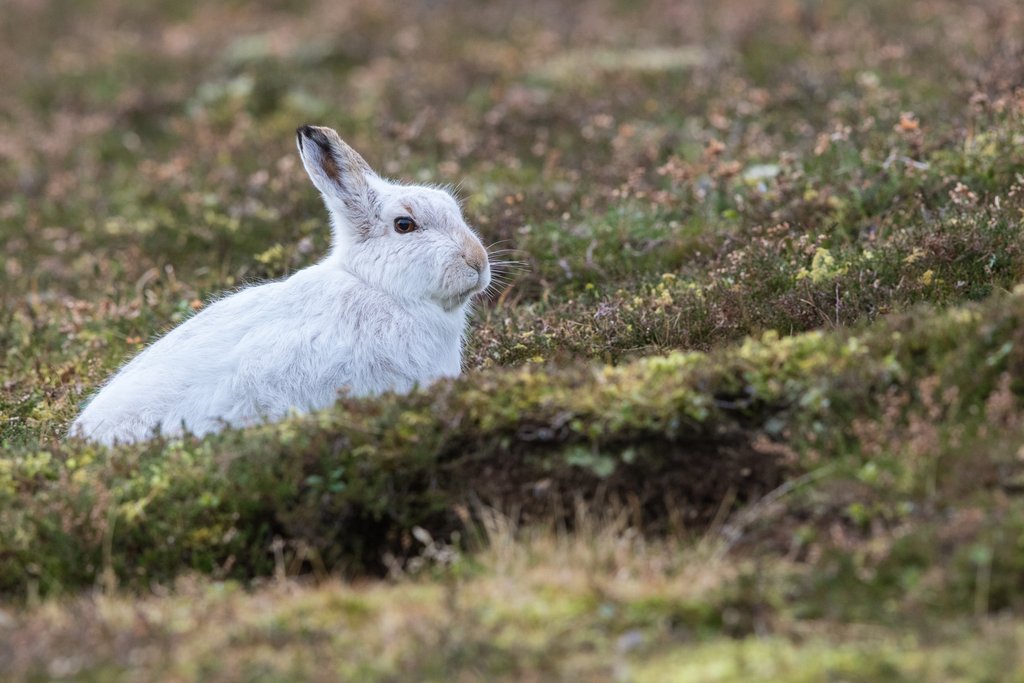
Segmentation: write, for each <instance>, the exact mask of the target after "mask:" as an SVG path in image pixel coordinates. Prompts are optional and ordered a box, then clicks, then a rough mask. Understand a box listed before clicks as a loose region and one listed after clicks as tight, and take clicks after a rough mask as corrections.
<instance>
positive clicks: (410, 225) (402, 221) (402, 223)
mask: <svg viewBox="0 0 1024 683" xmlns="http://www.w3.org/2000/svg"><path fill="white" fill-rule="evenodd" d="M418 227H420V226H418V225H416V221H414V220H413V219H411V218H409V217H408V216H399V217H398V218H396V219H395V232H400V233H403V234H404V233H407V232H412V231H413V230H415V229H416V228H418Z"/></svg>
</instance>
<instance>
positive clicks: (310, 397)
mask: <svg viewBox="0 0 1024 683" xmlns="http://www.w3.org/2000/svg"><path fill="white" fill-rule="evenodd" d="M296 137H297V141H298V146H299V155H300V156H301V157H302V163H303V165H304V166H305V167H306V172H307V173H308V174H309V177H310V178H311V179H312V181H313V184H314V185H315V186H316V187H317V189H318V190H320V194H321V195H323V200H324V204H326V205H327V211H328V213H329V214H330V217H331V232H332V245H331V250H330V253H329V254H328V255H327V257H326V258H324V260H323V261H321V262H320V263H317V264H316V265H313V266H309V267H308V268H305V269H304V270H300V271H299V272H297V273H295V274H294V275H292V276H291V277H289V278H287V279H285V280H281V281H276V282H268V283H266V284H263V285H259V286H254V287H249V288H246V289H243V290H241V291H239V292H236V293H234V294H231V295H230V296H226V297H224V298H223V299H220V300H218V301H216V302H215V303H213V304H211V305H210V306H208V307H207V308H206V309H204V310H203V311H201V312H200V313H198V314H197V315H195V316H194V317H192V318H190V319H189V320H187V321H185V322H184V323H182V324H181V325H179V326H178V327H176V328H175V329H173V330H171V331H170V332H168V333H167V334H166V335H164V336H163V337H162V338H161V339H159V340H158V341H157V342H156V343H154V344H152V345H151V346H149V347H148V348H147V349H145V350H144V351H143V352H142V353H140V354H139V355H138V356H136V357H135V358H134V359H133V360H132V361H131V362H130V363H128V364H127V365H125V366H124V367H123V368H121V370H120V371H119V372H117V373H116V374H115V375H114V376H113V377H112V378H111V379H110V380H109V381H108V382H107V383H106V384H105V385H104V386H103V388H102V389H101V390H100V391H99V393H98V394H96V396H95V397H94V398H93V399H92V400H91V401H90V402H89V404H88V405H87V406H86V407H85V409H84V410H83V411H82V413H81V415H79V416H78V418H77V419H76V420H75V421H74V423H73V424H72V425H71V429H70V432H69V433H70V435H72V436H81V437H84V438H87V439H90V440H93V441H98V442H101V443H105V444H112V443H115V442H119V443H124V442H131V441H139V440H142V439H146V438H148V437H151V436H153V435H154V434H156V433H162V434H165V435H174V434H180V433H181V432H182V429H184V430H187V431H189V432H192V433H193V434H206V433H209V432H213V431H216V430H218V429H220V428H222V427H223V426H225V425H231V426H243V425H248V424H253V423H256V422H259V421H262V420H273V419H277V418H281V417H282V416H284V415H285V414H286V413H288V411H289V410H292V409H297V410H300V411H307V410H313V409H316V408H323V407H325V406H329V405H331V404H332V403H334V401H335V400H336V398H337V396H338V392H339V391H346V392H348V394H349V395H352V396H365V395H371V394H379V393H381V392H384V391H399V392H406V391H409V390H410V389H412V388H413V387H415V386H417V385H420V386H423V385H426V384H429V383H430V382H432V381H434V380H436V379H438V378H440V377H454V376H456V375H458V374H459V372H460V370H461V363H462V344H463V335H464V334H465V331H466V318H467V314H468V311H469V305H470V300H471V299H472V298H473V296H474V295H475V294H478V293H480V292H482V291H483V290H484V289H486V288H487V287H488V285H489V283H490V280H491V269H490V263H489V262H488V255H487V251H486V250H485V249H484V247H483V245H482V244H481V243H480V239H479V238H478V237H477V235H476V233H474V232H473V230H472V229H471V228H470V227H469V226H468V225H466V222H465V220H463V218H462V213H461V212H460V210H459V205H458V203H456V201H455V199H453V198H452V196H451V195H450V194H449V193H448V192H445V191H443V190H440V189H435V188H431V187H422V186H417V185H401V184H398V183H394V182H390V181H388V180H385V179H384V178H381V177H380V176H379V175H377V174H376V173H374V171H373V170H371V169H370V167H369V165H368V164H367V163H366V161H364V160H363V158H362V157H361V156H359V154H357V153H356V152H355V150H353V149H352V148H351V147H349V146H348V145H347V144H345V143H344V142H342V140H341V138H339V137H338V134H337V133H336V132H334V131H333V130H331V129H330V128H320V127H316V126H302V127H301V128H299V129H298V131H296Z"/></svg>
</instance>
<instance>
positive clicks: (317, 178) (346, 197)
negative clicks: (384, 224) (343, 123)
mask: <svg viewBox="0 0 1024 683" xmlns="http://www.w3.org/2000/svg"><path fill="white" fill-rule="evenodd" d="M295 138H296V144H297V145H298V148H299V155H300V156H301V157H302V164H303V166H305V167H306V172H307V173H308V174H309V177H310V180H312V181H313V184H314V185H316V188H317V189H318V190H320V194H321V195H323V197H324V201H325V202H326V203H327V207H328V209H329V210H331V211H335V212H339V213H340V214H341V215H343V216H344V218H345V219H346V220H345V223H346V224H347V225H348V226H349V227H350V229H352V230H354V232H355V234H356V235H357V236H358V237H363V238H365V237H366V236H367V235H368V234H369V230H370V226H371V225H372V222H373V220H374V217H375V215H376V213H377V212H378V211H379V207H378V206H377V201H376V195H375V193H374V192H373V190H372V189H371V188H370V183H369V181H368V177H369V176H372V175H375V174H374V172H373V170H372V169H371V168H370V165H369V164H367V163H366V160H364V159H363V157H361V156H360V155H359V153H358V152H356V151H355V150H354V149H352V148H351V147H349V146H348V145H347V144H345V142H344V141H343V140H342V139H341V138H340V137H339V136H338V134H337V133H336V132H335V131H334V130H332V129H331V128H327V127H325V126H309V125H306V126H299V128H298V129H296V131H295Z"/></svg>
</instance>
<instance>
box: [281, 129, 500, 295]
mask: <svg viewBox="0 0 1024 683" xmlns="http://www.w3.org/2000/svg"><path fill="white" fill-rule="evenodd" d="M296 137H297V138H298V145H299V154H300V155H301V156H302V163H303V165H304V166H305V167H306V172H307V173H309V177H310V178H311V179H312V180H313V184H314V185H316V187H317V189H318V190H320V194H321V195H323V199H324V204H326V205H327V210H328V212H330V214H331V229H332V233H333V245H332V247H331V256H330V258H331V259H332V260H333V261H335V262H336V263H337V265H338V267H341V268H345V269H346V270H348V271H349V272H351V273H352V274H354V275H356V276H358V277H359V278H361V279H362V280H363V281H364V282H366V283H367V284H369V285H371V286H372V287H374V288H376V289H380V290H382V291H385V292H388V293H390V294H392V295H394V296H397V297H400V298H404V299H417V298H419V299H429V300H432V301H434V302H436V303H437V304H439V305H440V306H442V307H443V308H445V309H446V310H449V311H451V310H455V309H457V308H459V307H461V306H463V305H464V304H466V303H467V302H468V301H469V300H470V299H471V298H472V297H473V295H474V294H477V293H479V292H482V291H483V290H484V289H486V288H487V286H488V284H489V283H490V280H491V270H490V264H489V263H488V258H487V251H486V250H485V249H484V246H483V244H481V243H480V238H479V237H477V235H476V233H475V232H473V230H472V228H470V227H469V226H468V225H466V221H465V220H464V219H463V218H462V212H461V211H460V209H459V204H458V202H456V201H455V199H454V198H453V197H452V195H451V194H449V193H448V192H446V191H444V190H441V189H437V188H433V187H424V186H421V185H402V184H399V183H394V182H391V181H389V180H386V179H384V178H381V177H380V176H378V175H377V174H376V173H374V171H373V170H372V169H371V168H370V166H369V164H367V163H366V161H364V160H363V158H362V157H361V156H359V154H358V153H356V151H355V150H354V149H352V148H351V147H349V146H348V145H346V144H345V143H344V142H342V140H341V138H339V137H338V134H337V133H336V132H334V131H333V130H331V129H330V128H321V127H318V126H302V127H301V128H299V129H298V131H296Z"/></svg>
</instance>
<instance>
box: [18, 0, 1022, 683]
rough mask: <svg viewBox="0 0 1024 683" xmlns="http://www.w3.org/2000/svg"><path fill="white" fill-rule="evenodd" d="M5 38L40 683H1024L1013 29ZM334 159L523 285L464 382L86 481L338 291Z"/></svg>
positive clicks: (651, 14) (27, 570)
mask: <svg viewBox="0 0 1024 683" xmlns="http://www.w3.org/2000/svg"><path fill="white" fill-rule="evenodd" d="M5 11H7V12H9V13H10V14H11V20H10V21H8V22H3V23H2V24H0V38H2V40H0V61H2V62H3V63H4V64H5V73H4V76H3V85H4V87H3V88H0V244H2V246H3V257H2V261H0V300H2V301H3V308H2V313H0V315H2V317H0V450H2V456H0V594H2V607H0V631H2V632H3V637H2V638H0V671H2V672H3V675H4V676H6V677H9V678H12V679H27V680H46V679H52V678H67V679H76V680H119V679H126V680H127V679H138V678H143V679H145V680H209V679H211V678H217V679H219V680H295V679H310V680H321V679H322V680H338V679H339V678H341V679H351V680H408V679H416V680H446V681H447V680H562V679H565V680H581V679H585V680H636V681H644V680H651V681H655V680H658V681H661V680H679V681H689V680H694V681H712V680H715V681H731V680H736V681H740V680H743V681H747V680H787V681H803V680H808V681H810V680H822V679H836V680H858V681H871V680H887V681H888V680H908V681H910V680H914V681H917V680H936V681H939V680H941V681H947V680H964V681H967V680H970V681H975V680H977V681H982V680H1006V677H1007V676H1008V675H1011V676H1012V675H1013V674H1012V673H1010V672H1013V671H1016V670H1017V669H1019V668H1021V665H1022V662H1021V660H1020V655H1019V653H1020V652H1021V651H1022V648H1021V643H1022V640H1024V635H1022V634H1024V631H1022V628H1024V582H1022V580H1021V576H1022V572H1024V499H1022V498H1021V492H1022V491H1024V459H1022V456H1021V452H1022V448H1024V445H1022V444H1024V412H1022V410H1021V395H1022V394H1024V384H1022V383H1021V381H1022V380H1021V378H1022V368H1024V356H1022V355H1021V354H1022V348H1024V347H1022V343H1024V342H1022V340H1021V339H1020V332H1019V330H1020V329H1022V320H1024V293H1022V290H1021V289H1020V288H1019V286H1018V285H1019V283H1020V282H1021V276H1022V273H1024V243H1022V238H1021V227H1022V223H1024V90H1022V83H1024V81H1022V73H1021V71H1020V66H1019V40H1018V38H1017V36H1019V35H1020V34H1021V30H1022V28H1024V14H1022V12H1021V9H1020V8H1019V7H1018V6H1017V3H1013V2H1009V1H1006V0H984V1H983V2H979V3H973V4H972V5H971V6H970V7H965V6H963V5H962V4H960V3H952V2H946V1H945V0H913V1H912V2H906V3H883V2H880V1H877V2H876V1H875V0H868V1H866V2H853V1H852V0H835V1H830V2H821V3H803V4H799V3H787V2H781V1H778V0H775V1H768V0H765V1H764V2H754V3H750V2H742V3H741V2H738V0H737V1H735V2H733V1H729V2H719V3H709V2H693V3H685V4H679V3H668V2H661V1H660V0H649V1H648V2H644V3H633V4H630V5H629V6H626V5H623V4H621V3H614V2H599V1H596V0H595V1H588V2H585V3H580V4H579V5H577V6H575V7H574V8H573V11H572V12H568V11H566V9H565V7H564V5H563V4H561V3H554V2H547V1H546V0H541V1H540V2H537V3H533V4H532V5H531V8H530V11H529V12H525V11H521V10H520V9H518V8H517V7H516V6H512V5H500V4H491V5H479V4H473V3H466V2H462V1H461V0H457V1H455V2H451V3H442V4H437V3H430V4H422V5H420V4H413V5H411V6H410V5H409V4H408V3H389V2H385V3H374V4H372V5H367V6H356V5H347V4H338V3H330V2H320V1H319V0H307V1H305V2H299V3H285V2H264V3H257V4H252V3H250V4H246V5H239V4H236V3H213V4H210V3H207V4H198V3H187V2H157V3H147V4H146V5H145V6H138V5H137V4H133V3H125V2H123V0H93V1H92V2H89V3H79V4H78V5H75V6H74V7H65V6H64V5H61V6H58V5H57V4H56V3H20V4H19V3H16V4H14V5H12V7H10V8H8V9H7V10H5ZM305 122H316V123H323V124H326V125H331V126H333V127H335V128H337V129H338V130H339V131H340V132H341V133H342V135H343V137H345V139H346V140H348V141H349V142H350V143H351V144H353V146H354V147H356V148H357V149H359V150H360V151H362V152H363V153H364V155H365V156H366V157H367V159H368V160H369V161H370V162H371V164H374V165H375V166H376V167H378V168H380V169H382V170H383V171H385V172H386V173H388V174H389V175H393V176H397V177H402V178H407V179H413V180H421V181H431V182H446V183H458V185H459V188H460V189H459V191H460V194H461V196H462V198H463V200H464V206H465V211H466V214H467V218H468V219H469V220H470V222H471V223H472V224H474V225H475V226H477V227H478V229H479V231H480V232H481V234H482V235H483V237H484V239H485V243H488V244H493V245H494V246H493V249H495V250H501V252H500V253H501V255H502V257H503V258H507V259H509V260H515V261H522V262H523V264H524V265H523V267H522V268H514V269H511V270H510V272H509V273H508V274H507V275H508V280H509V282H508V284H507V286H505V287H504V289H502V290H501V291H499V292H496V293H495V294H494V295H493V297H492V298H490V299H489V300H487V301H483V302H481V304H480V306H479V310H478V311H477V312H476V315H475V316H474V320H473V331H472V334H471V337H470V340H469V345H468V348H467V365H468V368H469V369H468V372H467V373H466V374H465V375H464V377H462V378H460V379H458V380H456V381H454V382H448V383H443V384H441V385H439V386H436V387H432V388H431V389H430V390H429V391H428V392H417V393H414V394H412V395H410V396H384V397H380V398H376V399H371V400H364V401H355V400H342V401H339V403H338V404H337V405H336V406H335V407H334V408H332V409H330V410H327V411H324V412H322V413H318V414H316V415H310V416H301V417H295V418H292V419H289V420H287V421H285V422H283V423H281V424H277V425H267V426H263V427H258V428H254V429H250V430H245V431H238V432H227V433H225V434H222V435H217V436H213V437H210V438H207V439H205V440H195V439H184V440H178V441H173V442H167V441H160V440H157V441H154V442H150V443H147V444H142V445H138V446H134V447H127V448H118V449H113V450H105V449H100V448H97V447H94V446H91V445H88V444H85V443H81V442H77V441H65V440H63V438H62V437H63V434H64V431H65V429H66V427H67V425H68V423H69V422H70V420H71V419H72V418H73V416H74V415H75V413H76V411H77V410H78V407H79V406H80V405H81V403H82V401H84V400H85V399H86V398H87V397H88V395H89V394H90V392H91V391H93V390H94V389H95V387H96V386H97V385H98V384H99V383H100V382H102V381H103V379H104V378H105V377H106V376H108V375H109V373H110V372H112V371H113V370H114V369H115V368H117V367H118V366H119V365H120V364H121V363H122V362H124V360H125V359H126V358H127V357H129V356H130V355H131V354H132V353H135V352H137V351H138V350H139V349H141V348H143V346H144V345H145V344H146V343H147V342H148V341H149V340H150V339H152V338H153V337H155V336H156V335H159V334H160V333H162V332H163V331H164V330H166V329H168V328H169V327H170V326H173V325H174V324H176V323H178V322H180V321H181V320H183V319H184V318H185V317H186V316H188V315H190V314H191V312H192V311H194V310H196V309H199V308H201V307H202V306H203V305H204V303H205V302H206V301H208V300H209V299H210V298H212V297H213V296H216V295H217V294H218V293H219V292H222V291H224V290H226V289H231V288H234V287H238V286H241V285H244V284H246V283H249V282H254V281H259V280H263V279H267V278H276V277H281V276H285V275H287V274H289V273H291V272H294V271H295V270H296V269H298V268H301V267H303V266H305V265H308V264H309V263H312V262H313V261H315V260H316V259H317V258H318V257H319V256H320V255H321V254H322V253H323V251H324V249H325V247H326V243H327V237H328V235H327V230H326V222H325V220H324V217H323V210H322V208H321V207H320V206H319V204H318V199H317V197H316V195H315V192H314V191H313V189H312V188H311V187H310V185H309V183H308V180H307V179H306V178H305V176H304V174H303V172H302V169H301V165H300V164H299V163H298V159H297V155H296V154H295V152H294V149H293V144H292V136H293V131H294V129H295V127H296V126H297V125H298V124H300V123H305Z"/></svg>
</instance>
